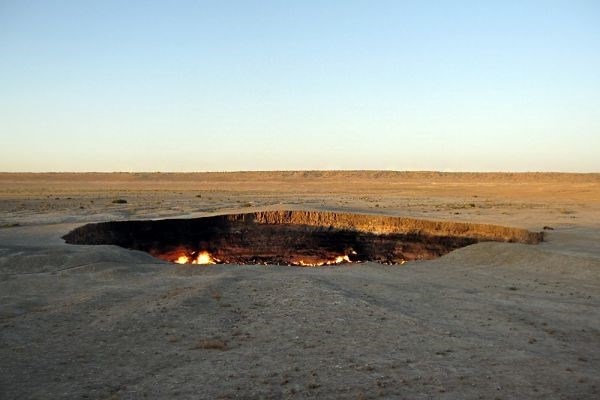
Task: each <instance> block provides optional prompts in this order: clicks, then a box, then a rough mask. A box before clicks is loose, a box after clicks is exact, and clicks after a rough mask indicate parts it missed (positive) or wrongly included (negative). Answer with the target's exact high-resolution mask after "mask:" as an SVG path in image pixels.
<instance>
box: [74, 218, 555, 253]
mask: <svg viewBox="0 0 600 400" xmlns="http://www.w3.org/2000/svg"><path fill="white" fill-rule="evenodd" d="M63 238H64V239H65V241H66V242H67V243H71V244H87V245H90V244H91V245H99V244H111V245H117V246H121V247H125V248H128V249H135V250H142V251H146V252H148V253H150V254H152V255H153V256H155V257H158V258H160V259H163V260H165V261H170V262H177V263H194V264H206V263H232V264H285V265H329V264H338V263H344V262H362V261H375V262H380V263H387V264H401V263H404V262H406V261H411V260H421V259H432V258H435V257H439V256H441V255H444V254H446V253H448V252H450V251H452V250H455V249H457V248H460V247H464V246H468V245H470V244H474V243H477V242H481V241H502V242H518V243H528V244H535V243H539V242H540V241H542V239H543V233H542V232H529V231H527V230H525V229H519V228H510V227H503V226H497V225H484V224H470V223H461V222H436V221H427V220H419V219H412V218H399V217H389V216H379V215H364V214H349V213H334V212H320V211H263V212H253V213H244V214H227V215H217V216H211V217H202V218H193V219H163V220H155V221H112V222H102V223H95V224H87V225H84V226H81V227H79V228H76V229H74V230H73V231H71V232H69V233H68V234H66V235H65V236H64V237H63Z"/></svg>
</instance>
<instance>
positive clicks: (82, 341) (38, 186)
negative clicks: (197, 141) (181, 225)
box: [0, 172, 600, 399]
mask: <svg viewBox="0 0 600 400" xmlns="http://www.w3.org/2000/svg"><path fill="white" fill-rule="evenodd" d="M116 198H122V199H126V200H127V203H126V204H113V203H112V200H114V199H116ZM280 208H285V209H311V210H332V211H349V212H363V213H378V214H386V215H398V216H411V217H419V218H427V219H433V220H456V221H467V222H471V221H473V222H484V223H494V224H500V225H507V226H516V227H523V228H527V229H530V230H541V229H542V227H543V226H551V227H552V228H554V230H548V231H546V232H547V234H546V241H545V242H544V243H542V244H540V245H521V244H509V243H480V244H476V245H472V246H468V247H465V248H462V249H460V250H457V251H454V252H452V253H450V254H448V255H446V256H444V257H442V258H439V259H437V260H433V261H419V262H410V263H407V264H405V265H402V266H383V265H379V264H373V263H365V264H361V265H344V266H336V267H326V268H298V267H264V266H235V265H219V266H211V267H198V266H173V265H170V264H166V263H163V262H161V261H158V260H156V259H153V258H152V257H150V256H149V255H147V254H145V253H141V252H134V251H128V250H125V249H121V248H118V247H113V246H72V245H66V244H64V243H63V241H62V239H61V238H60V237H61V236H62V235H63V234H65V233H66V232H68V231H69V230H70V229H72V228H74V227H76V226H79V225H81V224H83V223H87V222H92V221H106V220H115V219H146V218H165V217H189V216H201V215H211V214H214V213H221V212H228V211H236V212H239V211H249V210H259V209H280ZM0 227H1V228H0V398H2V399H17V398H19V399H20V398H24V399H25V398H26V399H35V398H39V399H46V398H93V399H144V398H156V399H159V398H182V399H185V398H210V399H212V398H223V399H229V398H231V399H236V398H240V399H253V398H318V399H336V398H349V399H370V398H393V399H396V398H407V399H415V398H448V399H463V398H468V399H476V398H482V399H495V398H498V399H509V398H515V399H522V398H544V399H547V398H556V399H586V398H589V399H595V398H599V397H600V174H586V175H568V174H440V173H388V172H383V173H381V172H357V173H350V172H344V173H332V172H284V173H234V174H108V175H107V174H81V175H72V174H50V175H44V174H42V175H32V174H25V175H20V174H16V175H15V174H0Z"/></svg>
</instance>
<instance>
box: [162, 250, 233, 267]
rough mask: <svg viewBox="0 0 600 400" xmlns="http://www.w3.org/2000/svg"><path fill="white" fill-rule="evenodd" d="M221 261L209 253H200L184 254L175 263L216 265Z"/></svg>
mask: <svg viewBox="0 0 600 400" xmlns="http://www.w3.org/2000/svg"><path fill="white" fill-rule="evenodd" d="M219 261H221V260H219V259H216V258H214V257H213V256H211V255H210V253H209V252H208V251H199V252H198V253H197V254H196V252H195V251H194V252H192V253H190V255H187V254H182V255H180V256H179V257H177V258H176V259H175V260H174V261H173V262H175V263H177V264H205V265H206V264H216V263H218V262H219Z"/></svg>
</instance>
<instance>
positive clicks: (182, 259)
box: [173, 255, 190, 264]
mask: <svg viewBox="0 0 600 400" xmlns="http://www.w3.org/2000/svg"><path fill="white" fill-rule="evenodd" d="M173 262H175V263H177V264H187V263H189V262H190V258H189V257H188V256H186V255H182V256H179V257H177V259H176V260H175V261H173Z"/></svg>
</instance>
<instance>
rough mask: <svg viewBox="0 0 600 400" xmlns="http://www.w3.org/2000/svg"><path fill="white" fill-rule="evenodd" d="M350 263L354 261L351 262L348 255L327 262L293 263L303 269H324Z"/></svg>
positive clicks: (302, 261)
mask: <svg viewBox="0 0 600 400" xmlns="http://www.w3.org/2000/svg"><path fill="white" fill-rule="evenodd" d="M349 262H352V261H350V257H348V256H347V255H344V256H337V257H336V258H334V259H333V260H325V261H304V260H298V261H295V262H293V263H292V264H293V265H299V266H302V267H322V266H323V265H336V264H342V263H349Z"/></svg>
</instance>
